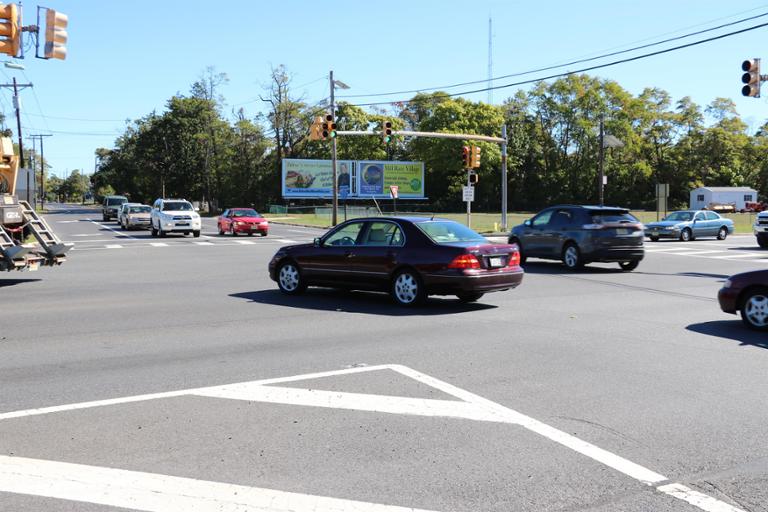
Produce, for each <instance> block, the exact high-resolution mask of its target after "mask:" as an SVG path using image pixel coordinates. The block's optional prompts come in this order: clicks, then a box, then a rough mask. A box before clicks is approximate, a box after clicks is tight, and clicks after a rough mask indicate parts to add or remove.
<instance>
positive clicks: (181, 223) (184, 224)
mask: <svg viewBox="0 0 768 512" xmlns="http://www.w3.org/2000/svg"><path fill="white" fill-rule="evenodd" d="M176 225H177V226H189V222H179V223H178V224H176Z"/></svg>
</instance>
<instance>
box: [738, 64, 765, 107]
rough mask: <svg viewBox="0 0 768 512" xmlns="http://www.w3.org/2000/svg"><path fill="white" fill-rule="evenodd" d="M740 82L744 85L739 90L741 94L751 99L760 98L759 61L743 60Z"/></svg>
mask: <svg viewBox="0 0 768 512" xmlns="http://www.w3.org/2000/svg"><path fill="white" fill-rule="evenodd" d="M741 70H742V71H744V72H745V73H744V74H743V75H741V82H742V83H744V84H746V85H745V86H744V87H742V88H741V94H743V95H744V96H751V97H753V98H759V97H760V78H761V77H760V59H750V60H745V61H744V62H742V63H741Z"/></svg>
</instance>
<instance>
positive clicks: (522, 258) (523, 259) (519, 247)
mask: <svg viewBox="0 0 768 512" xmlns="http://www.w3.org/2000/svg"><path fill="white" fill-rule="evenodd" d="M507 243H509V244H517V252H519V253H520V264H521V265H524V264H525V262H526V261H527V260H528V257H527V256H526V255H525V253H524V252H523V244H521V243H520V240H518V239H517V238H511V237H510V239H509V240H508V241H507Z"/></svg>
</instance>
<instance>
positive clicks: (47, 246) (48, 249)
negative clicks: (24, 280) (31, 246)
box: [19, 201, 72, 265]
mask: <svg viewBox="0 0 768 512" xmlns="http://www.w3.org/2000/svg"><path fill="white" fill-rule="evenodd" d="M19 204H20V205H21V208H22V215H23V216H24V220H25V221H26V225H27V226H28V227H29V230H30V232H31V233H32V235H33V236H34V237H35V239H37V242H38V243H39V244H40V247H42V248H43V250H44V251H45V256H46V258H47V260H48V263H49V264H51V265H53V264H61V263H62V262H64V261H65V259H66V257H65V254H66V252H67V251H68V250H69V249H71V247H72V246H71V245H66V244H64V243H62V241H61V240H60V239H59V237H57V236H56V235H55V234H54V233H53V231H51V228H50V226H48V223H47V222H45V219H43V218H42V217H40V216H39V215H38V214H37V212H36V211H35V210H34V209H33V208H32V207H31V206H30V205H29V203H28V202H26V201H19Z"/></svg>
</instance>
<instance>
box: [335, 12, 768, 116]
mask: <svg viewBox="0 0 768 512" xmlns="http://www.w3.org/2000/svg"><path fill="white" fill-rule="evenodd" d="M766 26H768V23H761V24H760V25H754V26H752V27H747V28H744V29H741V30H736V31H734V32H728V33H726V34H720V35H718V36H713V37H709V38H707V39H701V40H699V41H694V42H692V43H687V44H683V45H679V46H673V47H672V48H665V49H664V50H658V51H655V52H650V53H644V54H642V55H636V56H634V57H627V58H625V59H619V60H614V61H611V62H607V63H604V64H596V65H594V66H589V67H586V68H581V69H576V70H573V71H565V72H563V73H556V74H552V75H548V76H540V77H537V78H532V79H530V80H523V81H520V82H512V83H509V84H504V85H495V86H492V87H483V88H481V89H473V90H470V91H462V92H454V93H450V94H448V93H446V94H445V96H447V97H454V96H463V95H465V94H474V93H478V92H487V91H495V90H497V89H506V88H508V87H515V86H518V85H527V84H533V83H536V82H541V81H544V80H551V79H553V78H562V77H564V76H569V75H575V74H577V73H585V72H587V71H594V70H596V69H603V68H607V67H611V66H616V65H618V64H625V63H627V62H633V61H636V60H641V59H647V58H649V57H655V56H657V55H662V54H665V53H670V52H674V51H677V50H682V49H684V48H690V47H692V46H698V45H700V44H704V43H710V42H712V41H717V40H719V39H725V38H726V37H732V36H735V35H738V34H743V33H745V32H750V31H752V30H757V29H758V28H763V27H766ZM483 82H487V80H483ZM412 101H413V100H391V101H380V102H373V103H352V104H350V105H352V106H355V107H371V106H376V105H391V104H393V103H411V102H412Z"/></svg>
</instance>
